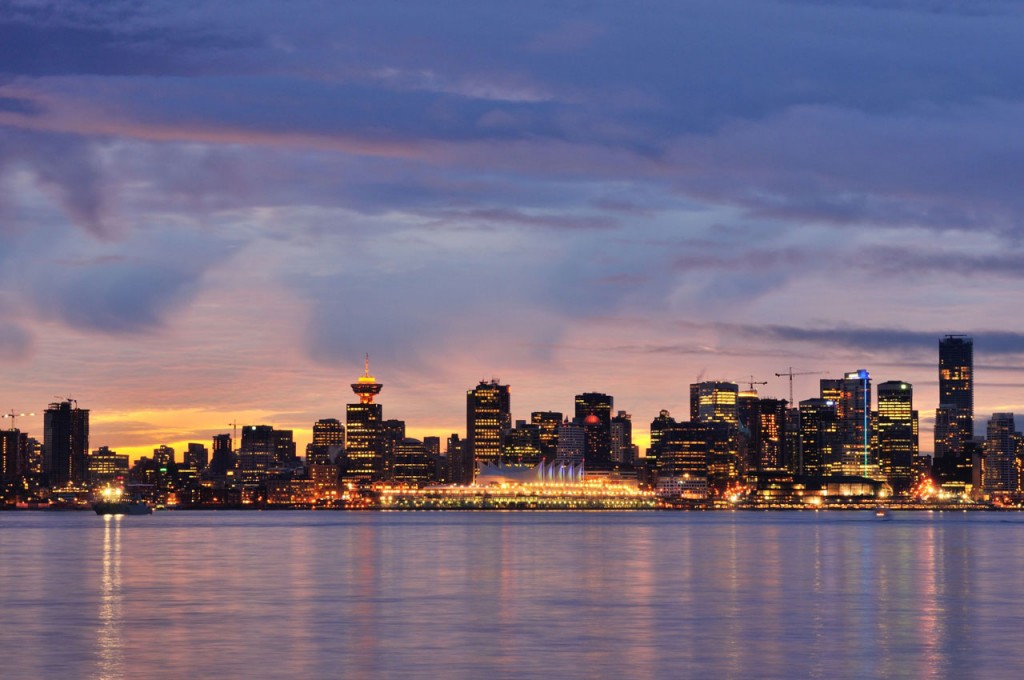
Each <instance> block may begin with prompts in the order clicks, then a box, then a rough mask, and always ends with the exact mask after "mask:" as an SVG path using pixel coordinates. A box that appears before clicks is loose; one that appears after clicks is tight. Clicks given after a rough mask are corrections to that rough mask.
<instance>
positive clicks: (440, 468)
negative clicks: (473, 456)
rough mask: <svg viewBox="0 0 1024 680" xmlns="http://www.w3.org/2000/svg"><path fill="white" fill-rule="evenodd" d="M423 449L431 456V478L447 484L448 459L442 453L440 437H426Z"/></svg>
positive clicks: (433, 480)
mask: <svg viewBox="0 0 1024 680" xmlns="http://www.w3.org/2000/svg"><path fill="white" fill-rule="evenodd" d="M423 450H424V451H426V452H427V455H428V456H430V461H431V464H432V465H433V466H434V467H433V472H431V476H430V479H431V481H432V482H437V483H438V484H445V483H447V481H448V459H447V458H446V457H445V455H444V454H443V453H441V438H440V437H424V438H423Z"/></svg>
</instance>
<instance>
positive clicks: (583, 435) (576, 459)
mask: <svg viewBox="0 0 1024 680" xmlns="http://www.w3.org/2000/svg"><path fill="white" fill-rule="evenodd" d="M586 451H587V431H586V430H585V429H584V428H583V426H582V425H579V424H577V423H571V422H569V421H568V420H565V421H562V424H561V425H559V426H558V451H557V452H556V454H555V460H556V461H557V462H558V463H559V464H560V465H579V464H580V463H584V467H586V464H585V460H586Z"/></svg>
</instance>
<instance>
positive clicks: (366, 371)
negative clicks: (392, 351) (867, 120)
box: [363, 352, 370, 377]
mask: <svg viewBox="0 0 1024 680" xmlns="http://www.w3.org/2000/svg"><path fill="white" fill-rule="evenodd" d="M363 375H365V376H366V377H370V353H369V352H367V353H366V363H365V368H364V369H363Z"/></svg>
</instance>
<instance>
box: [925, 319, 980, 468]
mask: <svg viewBox="0 0 1024 680" xmlns="http://www.w3.org/2000/svg"><path fill="white" fill-rule="evenodd" d="M973 436H974V340H973V339H972V338H969V337H967V336H964V335H947V336H946V337H945V338H943V339H941V340H939V407H938V408H937V409H936V411H935V457H936V458H942V457H944V456H947V455H956V454H958V453H960V452H961V451H962V450H963V448H964V446H965V444H966V443H967V442H969V441H971V438H972V437H973Z"/></svg>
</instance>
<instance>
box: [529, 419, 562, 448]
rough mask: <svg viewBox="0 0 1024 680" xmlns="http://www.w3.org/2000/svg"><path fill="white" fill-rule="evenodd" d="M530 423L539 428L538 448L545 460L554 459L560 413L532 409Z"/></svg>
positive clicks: (560, 422) (560, 421) (560, 420)
mask: <svg viewBox="0 0 1024 680" xmlns="http://www.w3.org/2000/svg"><path fill="white" fill-rule="evenodd" d="M530 423H531V424H533V425H536V426H537V427H538V428H539V429H540V434H539V438H540V450H541V456H542V457H543V458H544V459H545V460H554V459H555V454H556V453H557V448H558V427H559V426H560V425H561V424H562V414H561V413H559V412H558V411H534V412H533V413H531V414H530Z"/></svg>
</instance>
